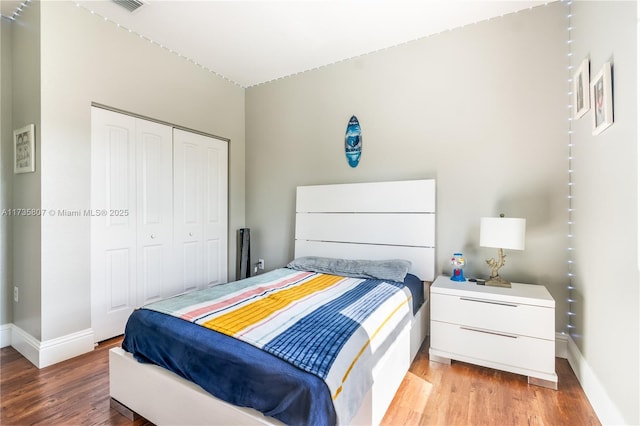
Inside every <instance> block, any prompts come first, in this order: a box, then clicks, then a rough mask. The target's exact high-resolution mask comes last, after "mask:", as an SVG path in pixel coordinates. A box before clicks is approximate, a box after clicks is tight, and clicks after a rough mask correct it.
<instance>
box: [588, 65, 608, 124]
mask: <svg viewBox="0 0 640 426" xmlns="http://www.w3.org/2000/svg"><path fill="white" fill-rule="evenodd" d="M591 99H592V100H593V107H592V108H591V109H592V113H591V121H592V123H593V126H592V127H593V131H592V133H593V134H594V135H599V134H600V133H602V132H603V131H604V130H605V129H607V128H609V126H611V125H612V124H613V84H612V80H611V62H605V64H604V65H603V66H602V69H601V70H600V72H598V74H596V76H595V77H594V78H593V80H592V81H591Z"/></svg>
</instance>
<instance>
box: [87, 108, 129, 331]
mask: <svg viewBox="0 0 640 426" xmlns="http://www.w3.org/2000/svg"><path fill="white" fill-rule="evenodd" d="M91 120H92V135H91V138H92V145H91V210H90V212H91V244H92V249H91V324H92V328H93V331H94V338H95V340H96V341H97V342H98V341H102V340H104V339H108V338H110V337H113V336H117V335H119V334H122V333H123V332H124V326H125V323H126V321H127V318H128V317H129V315H130V314H131V312H132V311H133V308H134V307H135V306H136V262H137V256H136V232H135V229H136V223H135V213H136V208H137V206H136V193H135V185H136V172H135V170H136V165H135V159H136V146H135V119H134V118H132V117H128V116H123V115H121V114H116V113H113V112H110V111H106V110H102V109H97V108H92V112H91ZM113 210H122V211H127V212H128V214H127V215H112V214H110V213H111V212H112V211H113Z"/></svg>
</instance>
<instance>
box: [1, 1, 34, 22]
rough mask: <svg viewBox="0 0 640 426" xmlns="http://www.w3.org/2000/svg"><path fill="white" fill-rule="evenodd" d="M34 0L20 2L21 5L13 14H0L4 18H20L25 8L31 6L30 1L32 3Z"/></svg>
mask: <svg viewBox="0 0 640 426" xmlns="http://www.w3.org/2000/svg"><path fill="white" fill-rule="evenodd" d="M32 1H33V0H24V1H23V2H22V3H20V5H19V6H18V7H17V8H16V10H15V12H13V14H12V15H11V16H6V15H1V14H0V17H2V18H4V19H8V20H10V21H15V20H16V19H17V18H18V16H20V15H21V14H22V12H23V11H24V9H25V8H27V7H28V6H29V3H31V2H32Z"/></svg>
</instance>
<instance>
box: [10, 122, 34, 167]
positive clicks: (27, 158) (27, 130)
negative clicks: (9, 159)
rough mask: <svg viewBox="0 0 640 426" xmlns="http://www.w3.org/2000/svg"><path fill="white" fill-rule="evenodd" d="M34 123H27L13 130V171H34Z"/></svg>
mask: <svg viewBox="0 0 640 426" xmlns="http://www.w3.org/2000/svg"><path fill="white" fill-rule="evenodd" d="M34 127H35V126H34V125H33V124H29V125H28V126H25V127H23V128H22V129H18V130H14V131H13V172H14V173H28V172H35V171H36V151H35V132H34Z"/></svg>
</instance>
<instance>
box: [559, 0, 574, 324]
mask: <svg viewBox="0 0 640 426" xmlns="http://www.w3.org/2000/svg"><path fill="white" fill-rule="evenodd" d="M563 2H564V3H565V4H566V6H567V21H568V22H567V49H568V53H567V58H568V60H569V66H568V67H567V71H568V73H569V76H570V77H569V92H568V95H569V105H568V106H569V108H568V111H569V114H568V115H569V130H568V133H567V137H568V139H569V143H568V146H567V149H568V151H569V152H568V157H567V161H568V163H569V169H568V180H569V181H568V184H567V189H568V195H567V202H568V204H569V207H568V208H567V214H568V220H567V227H568V233H567V242H568V246H567V269H568V271H567V277H568V279H569V284H568V285H567V290H568V292H569V297H568V298H567V304H568V305H569V306H568V311H567V325H566V331H563V332H562V334H571V330H573V329H574V328H575V326H574V325H573V317H574V316H575V315H576V314H575V312H573V304H574V303H575V300H574V299H573V290H574V288H575V287H574V285H573V282H574V281H573V279H574V277H575V274H574V270H573V269H574V268H573V251H574V248H573V211H574V210H573V202H572V201H573V65H572V64H571V59H572V56H573V52H572V50H571V47H572V45H573V38H572V36H571V32H572V31H573V26H572V24H571V22H572V20H571V18H572V17H573V15H572V11H571V3H572V2H571V1H570V0H569V1H563Z"/></svg>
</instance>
